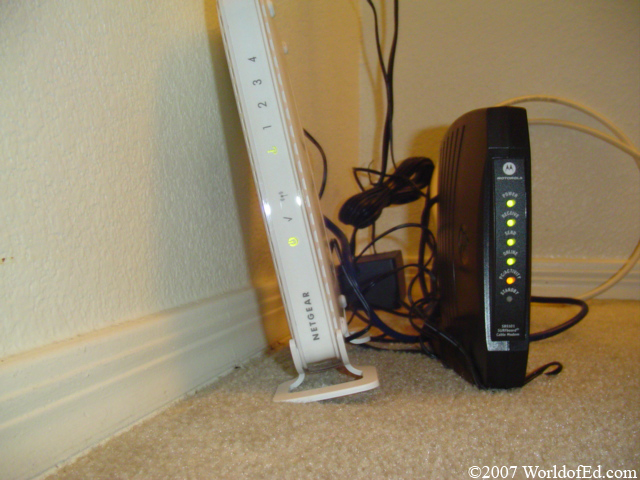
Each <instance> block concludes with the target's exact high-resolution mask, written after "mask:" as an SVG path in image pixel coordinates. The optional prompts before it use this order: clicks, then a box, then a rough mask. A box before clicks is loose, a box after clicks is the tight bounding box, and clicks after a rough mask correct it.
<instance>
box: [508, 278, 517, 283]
mask: <svg viewBox="0 0 640 480" xmlns="http://www.w3.org/2000/svg"><path fill="white" fill-rule="evenodd" d="M514 283H516V277H507V285H513V284H514Z"/></svg>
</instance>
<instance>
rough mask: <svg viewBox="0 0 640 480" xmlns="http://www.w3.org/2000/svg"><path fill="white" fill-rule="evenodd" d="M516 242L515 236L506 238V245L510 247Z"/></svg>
mask: <svg viewBox="0 0 640 480" xmlns="http://www.w3.org/2000/svg"><path fill="white" fill-rule="evenodd" d="M515 244H516V239H515V238H508V239H507V245H508V246H510V247H513V246H514V245H515Z"/></svg>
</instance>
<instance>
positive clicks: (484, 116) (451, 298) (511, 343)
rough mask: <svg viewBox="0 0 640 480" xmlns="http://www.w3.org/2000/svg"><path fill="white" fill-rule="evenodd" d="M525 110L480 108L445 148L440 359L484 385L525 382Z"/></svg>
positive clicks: (452, 132) (454, 130) (436, 343)
mask: <svg viewBox="0 0 640 480" xmlns="http://www.w3.org/2000/svg"><path fill="white" fill-rule="evenodd" d="M530 165H531V153H530V146H529V129H528V123H527V114H526V110H525V109H523V108H516V107H493V108H484V109H480V110H474V111H472V112H469V113H467V114H465V115H463V116H462V117H460V118H459V119H458V120H457V121H456V122H454V124H453V125H452V126H451V127H450V128H449V130H448V132H447V134H446V136H445V140H444V142H443V145H442V150H441V153H440V172H439V187H438V190H439V192H438V196H439V210H438V254H437V273H438V280H439V286H440V292H441V320H440V324H439V325H438V327H439V330H440V331H441V332H442V333H443V335H440V336H436V337H434V339H433V347H434V349H435V350H436V353H437V355H438V356H439V357H440V358H441V360H442V362H443V363H444V364H445V365H447V366H450V367H452V368H453V369H454V370H455V371H456V372H457V373H458V374H460V375H461V376H462V377H464V378H465V379H467V380H469V381H470V382H472V383H474V384H476V385H477V386H479V387H482V388H512V387H520V386H522V385H524V383H525V377H526V369H527V357H528V353H529V309H530V307H529V305H530V297H531V166H530Z"/></svg>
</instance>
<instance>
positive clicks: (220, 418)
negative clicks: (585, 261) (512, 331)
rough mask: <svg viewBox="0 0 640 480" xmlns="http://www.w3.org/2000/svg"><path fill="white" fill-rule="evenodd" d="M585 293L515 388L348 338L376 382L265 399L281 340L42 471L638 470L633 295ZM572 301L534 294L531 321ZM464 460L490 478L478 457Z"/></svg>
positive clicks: (637, 327)
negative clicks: (343, 390)
mask: <svg viewBox="0 0 640 480" xmlns="http://www.w3.org/2000/svg"><path fill="white" fill-rule="evenodd" d="M590 306H591V312H590V314H589V315H588V316H587V318H586V319H585V320H584V321H583V322H582V323H581V324H579V325H577V326H576V327H574V328H573V329H571V330H569V331H567V332H565V333H563V334H561V335H560V336H558V337H555V338H552V339H549V340H546V341H542V342H537V343H535V344H533V345H532V347H531V351H530V357H529V370H532V369H533V368H535V367H537V366H539V365H541V364H543V363H547V362H549V361H552V360H558V361H560V362H562V363H563V364H564V367H565V368H564V371H563V372H562V373H560V375H558V376H556V377H546V376H542V377H539V378H538V379H536V380H534V381H533V382H532V383H530V384H529V385H527V386H526V387H524V388H522V389H519V390H511V391H480V390H478V389H476V388H475V387H473V386H471V385H470V384H468V383H466V382H465V381H463V380H462V379H461V378H460V377H458V376H457V375H456V374H455V373H453V372H452V371H450V370H446V369H445V368H443V367H442V366H441V365H440V364H439V363H438V362H437V361H434V360H430V359H428V358H426V357H424V356H422V355H415V354H406V353H389V352H377V351H371V350H364V349H361V348H350V350H349V353H350V356H351V358H352V360H353V363H354V364H356V365H357V364H362V365H375V366H376V367H377V368H378V372H379V375H380V380H381V384H382V385H381V387H380V388H379V389H376V390H373V391H371V392H367V393H363V394H358V395H355V396H351V397H344V398H341V399H336V400H327V401H324V402H320V403H312V404H276V403H273V402H272V401H271V398H272V395H273V393H274V390H275V388H276V386H277V385H278V384H279V383H280V382H282V381H284V380H287V379H289V378H290V377H291V376H292V375H293V366H292V362H291V359H290V356H289V352H288V350H286V349H285V350H281V351H279V352H276V353H273V354H271V355H268V356H266V357H265V358H261V359H258V360H255V361H252V362H251V363H249V364H247V365H245V366H243V367H241V368H239V369H237V370H236V371H235V372H233V373H232V374H230V375H228V376H227V377H225V378H223V379H221V380H219V381H218V382H217V383H216V384H214V385H213V386H211V387H209V388H207V389H205V390H203V391H201V392H199V393H197V394H195V395H193V396H191V397H189V398H187V399H185V400H183V401H181V402H178V403H176V404H174V405H173V406H172V407H170V408H169V409H167V410H165V411H164V412H162V413H161V414H159V415H157V416H155V417H153V418H151V419H149V420H147V421H146V422H144V423H142V424H139V425H137V426H135V427H133V428H131V429H130V430H128V431H127V432H125V433H123V434H121V435H119V436H118V437H116V438H114V439H112V440H110V441H109V442H106V443H104V444H103V445H101V446H99V447H97V448H95V449H93V450H92V451H91V452H90V453H88V454H87V455H85V456H84V457H81V458H79V459H78V460H77V461H75V462H74V463H72V464H70V465H67V466H65V467H63V468H62V469H60V470H58V471H57V472H56V473H55V474H54V475H52V476H50V477H48V480H53V479H65V480H68V479H83V480H86V479H98V478H99V479H163V478H166V479H217V478H220V479H307V478H308V479H311V478H313V479H343V478H344V479H348V480H355V479H422V478H425V479H431V478H433V479H467V478H473V477H470V475H469V469H470V468H471V467H473V466H478V467H481V468H482V467H494V466H495V467H501V466H502V467H516V468H511V469H509V470H508V471H507V470H504V469H503V471H502V473H503V474H505V473H508V476H507V478H563V477H562V476H561V475H562V472H563V468H564V472H565V477H564V478H566V477H567V475H569V478H571V471H573V476H575V478H578V477H577V475H579V474H580V472H582V476H583V478H585V477H584V475H585V472H586V470H585V469H584V468H583V470H581V471H577V470H575V469H577V468H578V466H580V465H583V466H586V467H591V468H592V471H591V474H590V475H591V477H587V478H595V477H594V475H595V474H598V473H599V472H600V473H601V474H602V475H606V473H607V471H608V470H611V472H610V473H611V474H613V475H615V474H618V472H616V470H634V472H635V475H636V477H627V478H637V475H638V473H639V471H638V469H639V468H640V441H639V440H640V432H639V429H640V380H639V375H638V374H639V370H640V369H639V367H640V362H639V361H640V349H639V348H638V347H639V346H640V340H639V339H640V302H622V301H592V302H590ZM573 311H574V309H572V308H570V307H550V306H538V307H534V311H533V328H532V330H534V331H538V330H541V329H544V328H548V327H550V326H552V325H554V324H556V323H558V322H559V321H561V320H563V319H566V318H568V317H569V316H570V315H571V314H572V312H573ZM131 401H132V402H133V401H135V399H132V400H131ZM78 434H79V435H81V432H78ZM525 466H530V467H539V468H540V469H543V470H545V471H544V472H542V471H540V470H538V472H537V474H535V476H529V477H527V473H532V472H527V471H526V470H525V468H524V467H525ZM554 468H555V469H556V470H555V472H556V473H555V476H554V472H553V469H554ZM598 469H599V470H598ZM549 470H551V471H550V472H549ZM471 473H472V474H476V473H482V474H484V473H487V474H488V475H489V477H488V478H492V477H491V471H488V470H487V469H483V470H471ZM494 473H498V471H496V470H494ZM622 473H624V472H622ZM627 474H629V472H627ZM493 478H495V476H494V477H493Z"/></svg>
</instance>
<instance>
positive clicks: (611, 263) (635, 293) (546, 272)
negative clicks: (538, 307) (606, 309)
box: [531, 259, 640, 300]
mask: <svg viewBox="0 0 640 480" xmlns="http://www.w3.org/2000/svg"><path fill="white" fill-rule="evenodd" d="M623 264H624V262H623V261H618V260H573V259H533V268H532V270H533V272H532V273H533V275H532V282H531V293H532V294H533V295H540V296H556V297H575V296H578V295H582V294H584V293H587V292H588V291H590V290H592V289H594V288H596V287H598V286H599V285H601V284H602V283H604V282H606V281H607V280H608V279H609V278H610V277H611V276H612V275H614V274H615V273H616V272H617V271H618V270H619V269H620V267H622V265H623ZM597 298H600V299H620V300H640V264H636V265H635V267H634V268H633V269H632V270H631V271H630V272H629V273H628V274H627V276H625V277H624V278H623V279H622V280H621V281H620V282H618V283H617V284H616V285H614V286H613V287H612V288H611V289H610V290H607V291H606V292H604V293H603V294H601V295H600V296H598V297H597Z"/></svg>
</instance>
